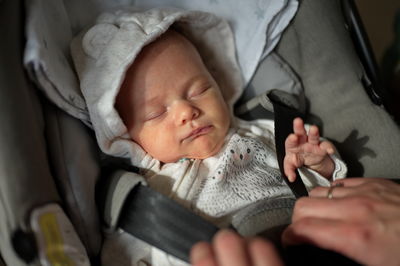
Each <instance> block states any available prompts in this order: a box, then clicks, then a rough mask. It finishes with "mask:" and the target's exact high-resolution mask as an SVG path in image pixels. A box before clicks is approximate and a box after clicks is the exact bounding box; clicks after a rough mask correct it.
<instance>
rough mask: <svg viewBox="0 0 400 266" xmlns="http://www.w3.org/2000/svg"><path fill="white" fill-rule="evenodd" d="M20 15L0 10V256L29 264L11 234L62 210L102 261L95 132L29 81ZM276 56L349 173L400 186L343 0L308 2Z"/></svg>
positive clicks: (390, 126)
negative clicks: (33, 217)
mask: <svg viewBox="0 0 400 266" xmlns="http://www.w3.org/2000/svg"><path fill="white" fill-rule="evenodd" d="M23 10H24V3H23V2H22V1H3V2H1V3H0V20H1V21H2V23H0V33H1V34H2V36H7V38H3V39H4V40H3V42H1V43H0V45H1V46H2V48H3V49H0V51H1V52H0V53H1V62H2V65H1V71H0V82H1V87H0V94H1V95H0V101H1V103H0V106H1V108H2V110H1V112H0V122H1V124H2V129H1V130H0V134H1V135H0V151H1V158H0V162H1V163H0V165H1V167H0V254H1V257H3V260H4V261H5V263H4V264H5V265H27V262H25V261H24V259H25V260H26V261H28V260H29V258H31V257H32V256H34V254H33V253H34V252H35V251H34V250H33V251H32V250H23V252H22V254H25V258H24V259H22V258H21V257H20V255H17V254H16V252H15V249H14V246H13V241H14V243H15V237H14V236H15V234H16V232H20V231H22V232H24V233H25V238H24V239H22V240H20V239H19V241H20V243H30V242H29V241H31V238H30V237H31V236H30V235H29V234H28V232H30V222H29V219H30V214H31V212H32V210H34V209H35V208H37V207H40V206H43V205H46V204H48V203H57V204H59V205H60V206H61V207H62V208H63V210H64V211H65V213H66V214H67V216H68V217H69V219H70V220H71V221H72V224H73V226H74V228H75V230H76V232H77V234H78V236H79V238H80V240H81V241H82V243H83V244H84V246H85V248H86V251H87V254H88V256H89V257H90V259H91V261H92V263H93V264H96V263H98V259H99V257H100V254H101V247H102V239H103V235H102V231H101V226H102V218H101V217H103V213H100V212H99V211H98V206H97V204H96V184H97V183H98V181H99V179H100V177H101V165H100V159H101V158H100V156H99V150H98V148H97V146H96V143H95V141H94V138H93V133H92V132H91V131H90V130H89V129H88V128H86V126H85V125H84V124H83V123H82V122H81V121H79V120H77V119H76V118H72V117H70V116H69V115H67V114H66V113H65V112H63V111H62V110H60V109H59V108H58V107H56V106H54V105H53V104H52V103H51V102H49V101H48V100H47V99H46V97H45V96H44V95H43V94H42V93H40V92H39V91H38V90H37V89H36V88H35V85H34V84H33V83H32V82H31V81H30V80H29V79H28V78H27V76H26V74H25V70H24V68H23V65H22V53H23V49H24V44H25V43H24V41H25V40H24V21H25V20H24V15H25V14H24V11H23ZM275 54H276V56H277V57H279V58H280V59H281V60H282V62H284V63H286V64H287V65H288V66H289V67H290V70H291V71H292V72H293V73H294V75H295V76H296V78H297V79H299V80H300V81H301V83H302V85H303V87H304V91H305V96H306V100H307V106H308V110H307V111H308V113H309V116H308V118H309V119H310V121H311V122H313V123H317V124H319V125H320V127H321V129H322V131H323V135H324V136H325V137H327V138H329V139H330V140H332V141H333V142H334V143H335V145H336V147H337V148H338V150H339V152H340V154H341V155H342V157H343V159H344V161H345V162H346V163H347V165H348V169H349V175H350V176H364V177H386V178H398V179H400V168H399V167H398V160H397V156H398V154H399V153H400V145H398V143H400V130H399V127H398V125H397V124H396V123H395V122H394V120H393V119H392V117H391V116H390V115H389V114H388V113H387V112H386V110H385V109H384V108H383V107H382V106H378V105H375V104H374V103H373V102H372V101H371V99H370V98H369V96H368V94H367V93H366V92H365V88H364V86H363V83H362V81H361V80H363V79H364V78H365V76H366V73H365V71H364V68H363V65H362V64H361V63H360V59H359V58H358V56H357V53H356V51H355V48H354V45H353V42H352V40H351V37H350V36H349V33H348V32H347V30H346V27H345V20H344V17H343V13H342V6H341V3H340V1H338V0H337V1H332V0H324V1H320V0H304V1H301V4H300V8H299V10H298V12H297V15H296V17H295V18H294V21H293V22H292V23H291V25H290V26H289V27H288V28H287V29H286V31H285V33H284V35H283V36H282V39H281V41H280V43H279V44H278V47H277V48H276V49H275ZM266 69H267V66H266V65H263V63H262V62H261V63H260V65H259V66H258V69H257V72H256V74H255V76H254V77H253V79H252V81H251V84H250V85H249V92H247V94H246V96H245V97H244V98H243V99H242V100H243V101H246V100H248V99H250V98H251V97H253V96H255V95H258V94H260V93H262V92H263V89H264V87H265V86H264V84H266V83H268V75H266V74H265V72H263V71H265V70H266ZM246 97H247V98H246ZM101 211H102V210H101ZM21 241H22V242H21ZM20 246H21V245H20ZM31 253H32V254H31ZM20 254H21V252H20ZM0 265H1V262H0Z"/></svg>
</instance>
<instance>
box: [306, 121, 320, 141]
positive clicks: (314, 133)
mask: <svg viewBox="0 0 400 266" xmlns="http://www.w3.org/2000/svg"><path fill="white" fill-rule="evenodd" d="M319 138H320V136H319V129H318V127H317V126H310V130H309V131H308V142H309V143H310V144H312V145H318V144H319Z"/></svg>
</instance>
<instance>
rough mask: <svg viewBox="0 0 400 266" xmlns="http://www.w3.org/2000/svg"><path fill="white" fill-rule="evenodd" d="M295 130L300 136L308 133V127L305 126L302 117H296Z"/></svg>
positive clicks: (294, 121)
mask: <svg viewBox="0 0 400 266" xmlns="http://www.w3.org/2000/svg"><path fill="white" fill-rule="evenodd" d="M293 132H294V134H296V135H299V136H305V135H307V132H306V129H305V128H304V122H303V120H302V119H301V118H300V117H296V118H295V119H294V120H293Z"/></svg>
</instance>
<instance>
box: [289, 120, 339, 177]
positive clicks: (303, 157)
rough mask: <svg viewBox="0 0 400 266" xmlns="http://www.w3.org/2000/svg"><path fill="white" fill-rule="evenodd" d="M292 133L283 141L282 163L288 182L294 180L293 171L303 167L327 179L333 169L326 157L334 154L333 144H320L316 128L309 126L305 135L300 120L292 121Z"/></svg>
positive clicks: (330, 160) (332, 163)
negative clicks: (283, 156)
mask: <svg viewBox="0 0 400 266" xmlns="http://www.w3.org/2000/svg"><path fill="white" fill-rule="evenodd" d="M293 131H294V134H290V135H289V136H288V137H287V139H286V141H285V150H286V156H285V159H284V161H283V168H284V171H285V174H286V176H287V177H288V179H289V181H290V182H293V181H294V180H295V179H296V173H295V171H296V169H297V168H299V167H301V166H303V165H304V166H306V167H308V168H310V169H312V170H315V171H317V172H318V173H319V174H320V175H322V176H324V177H326V178H328V179H329V178H330V177H331V176H332V173H333V170H334V168H335V165H334V162H333V161H332V159H331V158H330V156H328V155H329V154H333V153H334V152H335V148H334V146H333V144H332V143H330V142H329V141H322V142H320V136H319V130H318V127H317V126H311V127H310V130H309V132H308V135H307V132H306V130H305V128H304V122H303V120H302V119H301V118H296V119H294V120H293Z"/></svg>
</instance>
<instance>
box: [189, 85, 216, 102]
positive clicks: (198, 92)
mask: <svg viewBox="0 0 400 266" xmlns="http://www.w3.org/2000/svg"><path fill="white" fill-rule="evenodd" d="M210 87H211V86H210V85H209V84H206V85H202V86H196V88H194V89H193V90H190V91H189V94H188V98H189V99H195V98H196V97H198V96H201V95H202V94H204V93H205V92H206V91H207V90H208V89H209V88H210Z"/></svg>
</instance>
